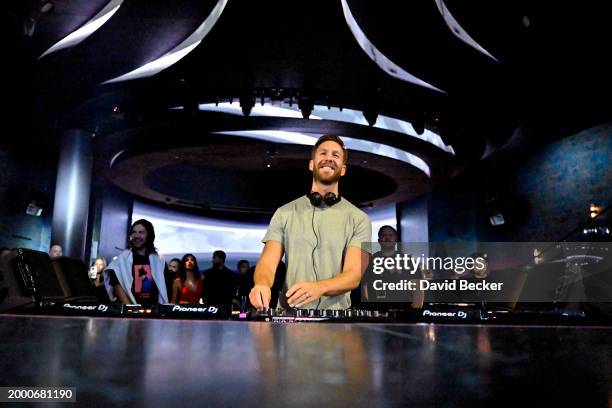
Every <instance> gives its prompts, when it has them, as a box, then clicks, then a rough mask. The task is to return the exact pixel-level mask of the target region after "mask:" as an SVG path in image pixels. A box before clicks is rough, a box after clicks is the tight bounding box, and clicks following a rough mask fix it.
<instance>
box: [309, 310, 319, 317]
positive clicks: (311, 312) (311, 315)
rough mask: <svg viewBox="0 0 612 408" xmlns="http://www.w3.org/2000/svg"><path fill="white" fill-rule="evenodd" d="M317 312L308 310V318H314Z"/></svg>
mask: <svg viewBox="0 0 612 408" xmlns="http://www.w3.org/2000/svg"><path fill="white" fill-rule="evenodd" d="M316 316H317V311H316V310H314V309H308V317H316Z"/></svg>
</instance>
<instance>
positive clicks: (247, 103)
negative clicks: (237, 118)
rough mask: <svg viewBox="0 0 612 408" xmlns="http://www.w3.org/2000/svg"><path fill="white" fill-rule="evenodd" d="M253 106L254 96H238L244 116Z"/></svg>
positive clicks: (248, 113) (247, 114)
mask: <svg viewBox="0 0 612 408" xmlns="http://www.w3.org/2000/svg"><path fill="white" fill-rule="evenodd" d="M253 106H255V98H253V97H252V96H247V95H244V96H241V97H240V107H241V108H242V113H243V114H244V116H249V115H250V114H251V111H252V110H253Z"/></svg>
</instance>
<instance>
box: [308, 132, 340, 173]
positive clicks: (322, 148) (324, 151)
mask: <svg viewBox="0 0 612 408" xmlns="http://www.w3.org/2000/svg"><path fill="white" fill-rule="evenodd" d="M308 168H309V169H310V171H312V175H313V177H314V179H315V181H318V182H321V183H323V184H333V183H335V182H337V181H338V180H340V177H342V176H344V174H345V173H346V164H344V152H343V151H342V146H340V145H339V144H338V143H336V142H334V141H331V140H328V141H326V142H323V143H321V144H320V145H319V147H317V150H316V151H315V154H314V156H313V158H312V160H310V163H309V164H308Z"/></svg>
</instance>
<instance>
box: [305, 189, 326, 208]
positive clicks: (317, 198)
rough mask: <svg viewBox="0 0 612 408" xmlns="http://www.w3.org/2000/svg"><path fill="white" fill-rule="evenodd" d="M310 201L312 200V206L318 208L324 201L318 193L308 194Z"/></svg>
mask: <svg viewBox="0 0 612 408" xmlns="http://www.w3.org/2000/svg"><path fill="white" fill-rule="evenodd" d="M308 199H309V200H310V203H311V204H312V205H314V206H315V207H318V206H319V204H321V201H322V200H323V196H321V194H319V193H317V192H316V191H313V192H312V193H310V194H308Z"/></svg>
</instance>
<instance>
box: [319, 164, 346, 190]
mask: <svg viewBox="0 0 612 408" xmlns="http://www.w3.org/2000/svg"><path fill="white" fill-rule="evenodd" d="M340 170H341V168H337V169H335V170H334V172H333V173H332V174H331V175H327V174H326V175H324V176H321V173H320V171H321V168H316V169H315V170H314V171H313V172H312V176H313V177H314V179H315V181H316V182H318V183H321V184H324V185H327V186H329V185H332V184H334V183H337V182H338V180H340V177H342V175H341V174H340V173H341V171H340Z"/></svg>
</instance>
